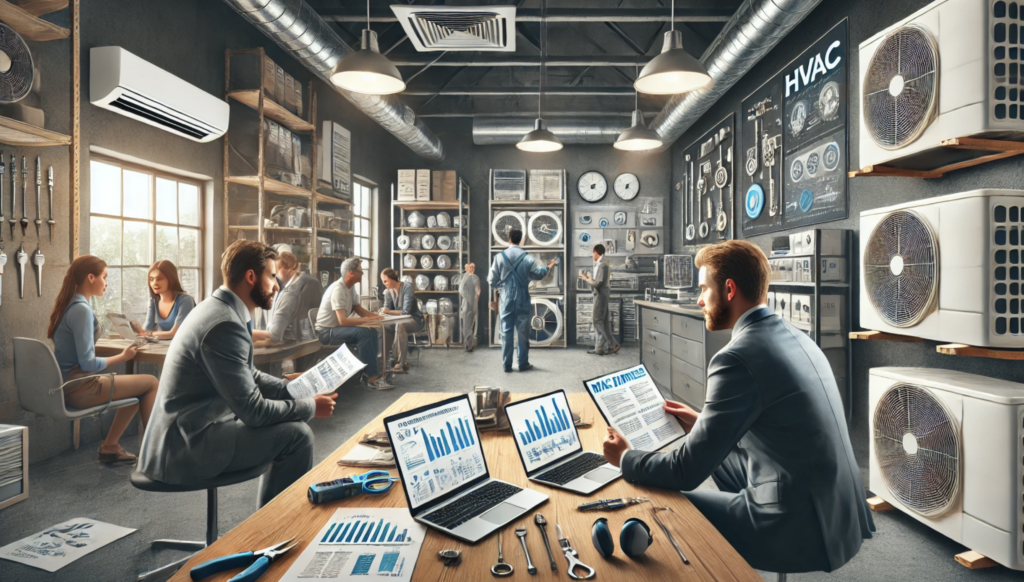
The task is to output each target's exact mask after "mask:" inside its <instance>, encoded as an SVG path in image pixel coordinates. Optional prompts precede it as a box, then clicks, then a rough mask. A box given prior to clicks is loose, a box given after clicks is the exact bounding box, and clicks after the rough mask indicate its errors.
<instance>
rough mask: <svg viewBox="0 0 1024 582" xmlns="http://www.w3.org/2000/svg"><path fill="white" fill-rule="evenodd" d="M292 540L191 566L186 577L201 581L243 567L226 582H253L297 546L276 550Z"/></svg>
mask: <svg viewBox="0 0 1024 582" xmlns="http://www.w3.org/2000/svg"><path fill="white" fill-rule="evenodd" d="M294 540H295V538H292V539H290V540H287V541H283V542H281V543H279V544H274V545H272V546H270V547H269V548H263V549H262V550H256V551H255V552H239V553H237V554H231V555H230V556H222V557H220V558H214V559H212V560H207V561H205V562H203V563H201V564H198V565H196V566H193V567H192V569H191V570H189V572H188V575H189V576H190V577H191V578H192V579H193V580H202V579H203V578H206V577H207V576H212V575H214V574H216V573H218V572H224V571H225V570H233V569H235V568H243V567H245V570H243V571H242V572H240V573H238V574H235V575H234V576H232V577H231V578H229V579H228V582H253V581H254V580H256V579H257V578H259V577H260V576H262V575H263V574H264V572H266V571H267V569H268V568H270V563H271V562H273V561H274V560H276V559H277V558H279V557H280V556H281V555H282V554H284V553H286V552H287V551H288V550H290V549H292V548H294V547H295V546H297V545H299V542H295V543H294V544H292V545H290V546H288V547H287V548H285V549H283V550H279V549H278V548H280V547H281V546H283V545H285V544H288V543H291V542H292V541H294ZM246 566H248V567H246Z"/></svg>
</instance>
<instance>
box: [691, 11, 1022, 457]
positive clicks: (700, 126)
mask: <svg viewBox="0 0 1024 582" xmlns="http://www.w3.org/2000/svg"><path fill="white" fill-rule="evenodd" d="M928 3H929V2H928V0H891V1H889V2H867V1H861V2H836V3H829V2H823V3H822V4H821V6H820V7H819V8H818V9H817V10H815V11H814V12H813V13H812V14H810V15H809V16H808V17H807V19H806V20H805V21H804V22H803V23H801V24H800V25H799V26H798V27H797V28H796V29H795V30H793V32H791V33H790V35H789V36H788V37H787V38H785V39H783V41H782V42H781V43H780V44H779V45H778V46H777V47H776V48H775V49H774V50H773V51H772V52H771V53H769V54H768V55H767V56H766V57H765V58H764V59H763V60H762V61H761V62H760V63H759V64H758V65H757V66H755V67H754V68H753V69H752V70H751V71H750V72H749V73H747V75H746V76H745V77H744V78H743V79H742V80H741V81H740V82H739V83H737V84H736V86H735V87H733V88H732V90H730V91H729V92H728V93H727V94H726V95H725V96H724V97H723V98H722V99H721V101H719V102H718V103H717V104H715V106H714V107H712V108H711V110H710V111H708V112H707V113H706V114H705V115H704V116H703V118H702V119H701V120H700V121H699V122H698V123H697V124H696V125H695V126H694V127H693V128H691V130H690V131H688V132H687V133H686V134H685V135H683V136H682V137H681V138H680V139H679V141H678V142H677V143H676V145H675V147H673V167H672V171H673V176H674V180H680V179H682V173H683V172H682V160H681V159H680V156H681V155H682V149H683V148H684V147H686V146H687V145H688V144H690V143H692V142H693V140H695V139H697V138H698V137H699V136H700V135H701V134H702V133H703V132H704V131H707V129H709V128H710V127H711V125H712V124H714V123H715V122H716V121H718V120H719V119H721V118H722V117H724V116H725V115H727V114H728V113H730V112H732V111H739V109H740V102H741V101H742V100H743V99H744V98H745V97H746V96H747V95H749V94H750V93H751V92H753V91H754V90H755V89H757V88H758V87H759V86H761V84H762V83H764V82H765V81H767V80H768V79H770V78H772V76H773V75H775V74H776V73H777V72H778V71H779V70H781V69H782V68H783V67H784V66H785V65H786V64H787V63H789V62H790V61H791V60H793V59H794V58H796V57H797V56H799V55H800V53H801V52H802V51H803V50H804V49H806V48H807V47H808V46H810V45H811V44H812V43H813V42H814V41H815V39H817V38H818V37H819V36H821V35H822V34H824V33H825V32H826V31H828V30H829V29H830V28H831V27H832V26H833V25H835V24H836V23H838V22H839V21H840V20H841V19H842V18H844V17H847V16H848V17H849V19H850V21H849V34H850V38H849V46H850V52H851V53H852V54H851V58H850V60H849V62H848V63H847V66H849V78H850V85H849V95H848V98H849V103H850V109H849V121H848V123H849V144H850V147H849V148H848V151H849V166H850V168H851V169H852V168H859V167H860V163H859V160H858V148H857V144H858V143H859V141H858V140H859V131H858V119H859V117H858V116H859V97H858V95H859V91H860V87H859V82H858V78H859V67H860V65H861V64H862V63H859V62H858V58H857V47H858V46H859V45H860V43H861V42H862V41H863V40H865V39H866V38H868V37H869V36H871V35H873V34H875V33H876V32H878V31H880V30H882V29H883V28H885V27H887V26H890V25H891V24H892V23H894V22H896V21H898V20H900V19H902V18H905V17H907V16H909V15H910V14H912V13H913V12H915V11H917V10H919V9H920V8H922V7H923V6H926V5H927V4H928ZM950 137H953V136H950ZM1022 178H1024V161H1022V158H1009V159H1007V160H1002V161H998V162H993V163H989V164H984V165H982V166H977V167H974V168H969V169H965V170H959V171H956V172H953V173H950V174H947V175H946V176H945V177H943V178H939V179H933V180H923V179H915V178H877V177H862V178H854V179H851V180H849V181H848V188H849V197H850V214H849V218H848V219H846V220H842V221H837V222H831V223H827V224H823V225H819V226H820V227H822V228H848V229H853V230H854V239H855V246H857V244H859V243H857V242H856V241H857V240H859V236H860V233H859V232H857V230H858V217H859V216H860V213H861V212H862V211H864V210H868V209H871V208H878V207H882V206H890V205H893V204H899V203H903V202H910V201H913V200H920V199H922V198H930V197H933V196H939V195H943V194H951V193H954V192H962V191H965V190H972V189H976V188H1021V184H1022ZM674 199H676V197H674ZM679 208H680V207H679V206H677V205H675V206H674V208H673V211H674V212H676V211H677V210H678V209H679ZM737 212H742V207H740V206H737ZM675 218H676V219H677V221H678V219H679V217H678V216H677V217H675ZM799 230H804V229H799ZM787 232H788V231H787ZM779 234H782V233H776V235H765V236H759V237H754V238H752V239H751V240H752V241H753V242H755V243H757V244H758V245H760V246H761V247H762V248H764V249H765V250H767V249H769V248H770V243H771V239H772V237H773V236H778V235H779ZM679 244H681V243H679V242H678V240H677V245H679ZM676 248H677V249H679V246H677V247H676ZM851 292H852V295H853V297H854V304H853V306H852V308H853V309H854V312H853V313H854V318H853V319H854V325H855V326H856V325H857V321H858V317H857V313H858V312H857V311H856V310H857V309H858V305H857V304H856V297H857V294H858V289H857V288H856V287H855V288H853V289H851ZM850 343H851V344H852V349H853V421H852V423H851V434H852V437H853V444H854V448H855V449H856V450H857V453H858V455H857V456H858V459H859V460H860V463H861V464H862V465H866V463H867V447H868V434H867V423H868V420H867V414H868V410H867V388H868V370H869V369H870V368H874V367H879V366H921V367H930V368H943V369H950V370H959V371H963V372H968V373H971V374H980V375H984V376H990V377H993V378H1001V379H1005V380H1012V381H1016V382H1021V381H1024V368H1022V367H1021V366H1020V365H1019V364H1017V363H1013V362H1006V361H1000V360H992V359H986V358H964V357H956V356H941V355H939V354H937V353H936V352H935V345H936V343H935V342H924V343H905V342H885V341H854V342H850Z"/></svg>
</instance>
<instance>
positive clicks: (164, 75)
mask: <svg viewBox="0 0 1024 582" xmlns="http://www.w3.org/2000/svg"><path fill="white" fill-rule="evenodd" d="M89 66H90V73H89V101H90V102H91V103H92V104H93V105H96V106H98V107H102V108H104V109H109V110H111V111H114V112H115V113H120V114H121V115H125V116H127V117H131V118H132V119H136V120H138V121H141V122H143V123H148V124H150V125H154V126H156V127H159V128H160V129H163V130H166V131H169V132H171V133H173V134H175V135H180V136H181V137H186V138H188V139H191V140H193V141H198V142H208V141H213V140H215V139H217V138H219V137H220V136H222V135H224V133H225V132H226V131H227V130H228V119H229V118H230V109H231V108H230V107H229V106H228V104H227V103H226V102H225V101H224V100H223V99H218V98H216V97H214V96H213V95H210V94H209V93H207V92H205V91H203V90H202V89H200V88H198V87H196V86H195V85H192V84H190V83H188V82H186V81H183V80H182V79H180V78H179V77H176V76H175V75H172V74H171V73H168V72H167V71H165V70H163V69H161V68H160V67H157V66H156V65H154V64H152V63H149V62H147V61H144V60H142V59H140V58H139V57H137V56H135V55H133V54H132V53H130V52H128V51H126V50H124V49H123V48H121V47H119V46H101V47H93V48H91V49H90V50H89Z"/></svg>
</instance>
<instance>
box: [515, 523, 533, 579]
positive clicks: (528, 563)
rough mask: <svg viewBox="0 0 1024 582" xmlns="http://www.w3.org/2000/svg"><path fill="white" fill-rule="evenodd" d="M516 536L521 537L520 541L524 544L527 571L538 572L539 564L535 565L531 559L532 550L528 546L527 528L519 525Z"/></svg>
mask: <svg viewBox="0 0 1024 582" xmlns="http://www.w3.org/2000/svg"><path fill="white" fill-rule="evenodd" d="M516 536H517V537H518V538H519V543H521V544H523V553H524V554H526V571H527V572H529V573H531V574H536V573H537V566H534V565H533V560H531V559H530V550H529V548H527V547H526V528H525V527H517V528H516Z"/></svg>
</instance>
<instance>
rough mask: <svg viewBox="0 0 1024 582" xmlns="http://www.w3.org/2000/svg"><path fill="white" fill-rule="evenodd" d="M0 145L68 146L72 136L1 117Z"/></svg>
mask: <svg viewBox="0 0 1024 582" xmlns="http://www.w3.org/2000/svg"><path fill="white" fill-rule="evenodd" d="M0 2H3V0H0ZM0 20H2V17H0ZM0 143H5V144H7V145H12V146H16V147H47V146H66V145H71V136H70V135H64V134H62V133H57V132H55V131H50V130H48V129H43V128H41V127H36V126H34V125H29V124H27V123H22V122H21V121H17V120H15V119H11V118H10V117H3V116H0Z"/></svg>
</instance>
